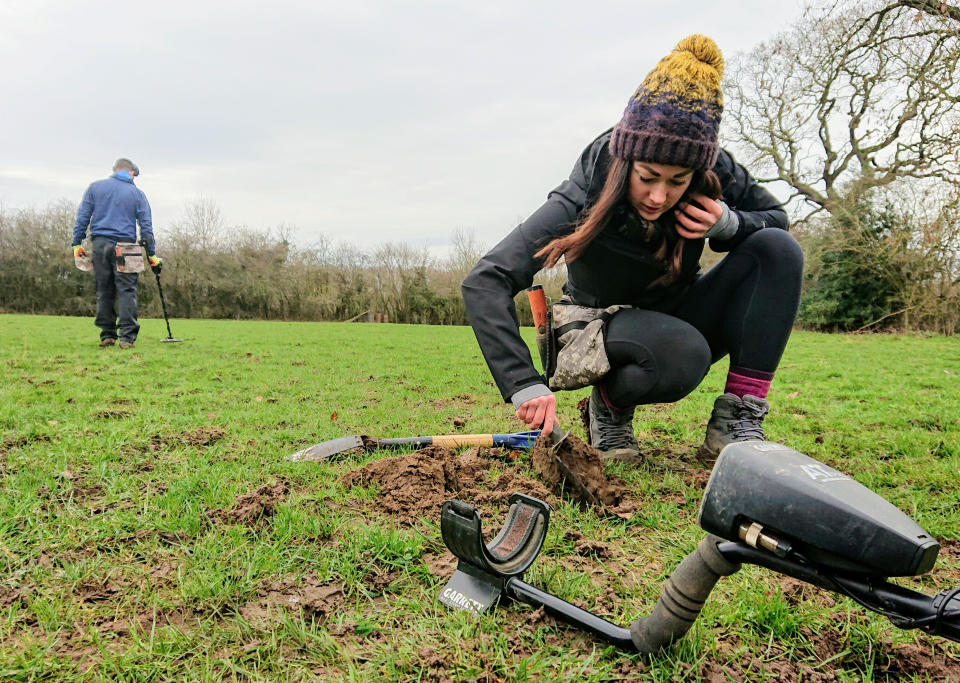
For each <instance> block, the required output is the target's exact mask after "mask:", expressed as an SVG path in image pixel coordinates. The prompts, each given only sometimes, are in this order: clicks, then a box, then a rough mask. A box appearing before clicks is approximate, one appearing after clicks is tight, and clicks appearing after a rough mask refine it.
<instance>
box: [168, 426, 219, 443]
mask: <svg viewBox="0 0 960 683" xmlns="http://www.w3.org/2000/svg"><path fill="white" fill-rule="evenodd" d="M226 434H227V432H226V431H225V430H224V429H223V428H222V427H216V426H210V427H197V428H196V429H192V430H190V431H189V432H183V433H181V434H180V435H179V438H180V439H181V440H182V441H185V442H187V443H188V444H190V445H191V446H209V445H211V444H214V443H216V442H217V441H219V440H220V439H222V438H223V437H224V436H226Z"/></svg>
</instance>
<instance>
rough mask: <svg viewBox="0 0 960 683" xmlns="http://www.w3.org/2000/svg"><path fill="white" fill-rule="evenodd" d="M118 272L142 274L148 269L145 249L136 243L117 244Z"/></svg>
mask: <svg viewBox="0 0 960 683" xmlns="http://www.w3.org/2000/svg"><path fill="white" fill-rule="evenodd" d="M115 253H116V255H117V272H118V273H142V272H143V271H144V270H146V268H147V264H146V259H145V258H144V256H143V248H142V247H141V246H140V245H139V244H135V243H134V242H117V247H116V252H115Z"/></svg>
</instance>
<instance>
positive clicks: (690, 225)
mask: <svg viewBox="0 0 960 683" xmlns="http://www.w3.org/2000/svg"><path fill="white" fill-rule="evenodd" d="M688 199H689V200H690V201H683V202H680V203H679V204H677V208H676V209H674V212H673V213H674V215H675V216H676V218H677V223H676V227H677V234H678V235H680V237H683V238H685V239H688V240H699V239H703V236H704V235H705V234H706V232H707V230H709V229H710V228H712V227H713V226H714V224H715V223H716V222H717V221H718V220H720V217H721V216H723V207H722V206H721V205H720V204H718V203H717V202H715V201H714V200H712V199H710V197H707V196H706V195H702V194H692V195H690V196H689V198H688ZM691 202H696V204H693V203H691ZM697 204H699V206H697Z"/></svg>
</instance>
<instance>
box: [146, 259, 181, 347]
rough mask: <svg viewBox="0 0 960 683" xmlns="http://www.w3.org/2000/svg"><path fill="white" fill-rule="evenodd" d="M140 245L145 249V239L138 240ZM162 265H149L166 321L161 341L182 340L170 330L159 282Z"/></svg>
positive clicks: (165, 304) (165, 302)
mask: <svg viewBox="0 0 960 683" xmlns="http://www.w3.org/2000/svg"><path fill="white" fill-rule="evenodd" d="M140 246H141V247H143V250H144V251H147V242H146V240H140ZM162 267H163V264H162V263H158V264H157V265H156V266H150V270H152V271H153V274H154V276H156V278H157V291H158V292H160V307H161V308H162V309H163V320H164V322H166V323H167V338H166V339H161V340H160V341H162V342H182V341H183V340H182V339H175V338H174V336H173V333H172V332H170V318H169V317H168V316H167V301H166V299H164V298H163V285H161V284H160V270H161V268H162Z"/></svg>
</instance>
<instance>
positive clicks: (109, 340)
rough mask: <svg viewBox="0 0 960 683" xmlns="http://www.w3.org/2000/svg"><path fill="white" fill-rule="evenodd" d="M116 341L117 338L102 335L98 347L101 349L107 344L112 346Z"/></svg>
mask: <svg viewBox="0 0 960 683" xmlns="http://www.w3.org/2000/svg"><path fill="white" fill-rule="evenodd" d="M116 343H117V340H116V339H114V338H113V337H104V338H103V339H101V340H100V348H101V349H103V348H106V347H108V346H113V345H114V344H116Z"/></svg>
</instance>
